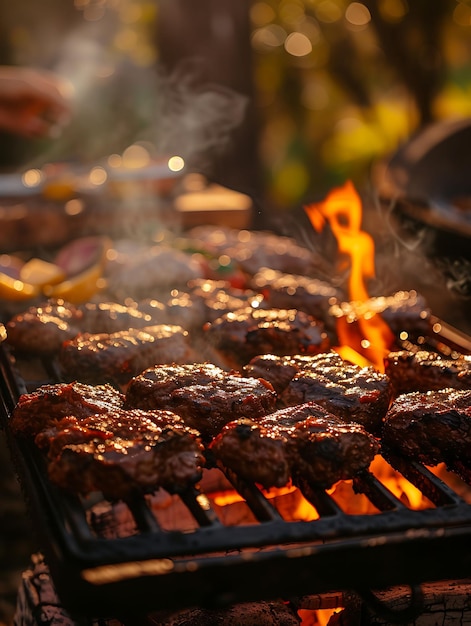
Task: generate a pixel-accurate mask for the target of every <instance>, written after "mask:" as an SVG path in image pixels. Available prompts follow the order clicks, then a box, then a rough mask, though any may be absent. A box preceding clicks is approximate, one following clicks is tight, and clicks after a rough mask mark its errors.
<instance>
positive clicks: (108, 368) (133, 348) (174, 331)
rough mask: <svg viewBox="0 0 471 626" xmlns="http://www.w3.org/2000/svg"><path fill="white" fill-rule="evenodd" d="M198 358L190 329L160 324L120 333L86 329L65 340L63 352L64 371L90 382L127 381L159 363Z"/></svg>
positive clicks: (60, 358)
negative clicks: (101, 332)
mask: <svg viewBox="0 0 471 626" xmlns="http://www.w3.org/2000/svg"><path fill="white" fill-rule="evenodd" d="M192 361H194V354H193V351H192V349H191V347H190V343H189V339H188V332H187V331H185V330H183V328H182V327H181V326H171V325H166V324H160V325H157V326H148V327H145V328H142V329H133V328H131V329H129V330H126V331H121V332H118V333H112V334H110V335H108V334H98V335H91V334H88V333H84V334H82V335H78V336H77V337H76V338H74V339H72V340H70V341H67V342H65V343H64V344H63V345H62V347H61V350H60V352H59V364H60V368H61V372H62V375H63V376H64V377H65V378H68V379H70V380H80V381H82V382H87V383H98V384H99V383H111V384H114V385H125V384H126V383H128V382H129V380H130V379H131V378H132V377H133V376H135V375H136V374H138V373H139V372H142V371H143V370H144V369H146V368H147V367H150V366H151V365H154V364H156V363H171V362H175V363H188V362H192Z"/></svg>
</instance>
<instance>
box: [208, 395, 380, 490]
mask: <svg viewBox="0 0 471 626" xmlns="http://www.w3.org/2000/svg"><path fill="white" fill-rule="evenodd" d="M210 448H211V450H212V452H213V453H214V455H215V456H216V458H218V459H219V460H220V461H221V462H222V464H223V465H225V466H227V467H229V468H231V469H232V470H234V471H235V472H236V474H237V475H239V476H241V477H243V478H245V479H247V480H250V481H253V482H256V483H259V484H261V485H262V486H263V487H266V488H269V487H282V486H283V485H285V484H286V483H287V482H288V481H289V479H290V478H292V479H293V481H294V482H295V483H296V481H297V479H303V480H306V481H308V482H309V483H310V484H314V485H319V486H321V487H324V488H328V487H330V486H332V485H333V484H334V483H335V482H337V481H339V480H346V479H349V478H353V477H354V475H355V474H357V473H358V472H359V471H360V470H363V469H366V468H367V467H368V466H369V465H370V463H371V461H372V460H373V457H374V456H375V454H377V453H378V451H379V446H378V443H377V441H376V439H375V438H374V437H373V436H372V435H370V434H369V433H367V432H366V430H365V429H364V428H363V427H362V426H360V425H359V424H356V423H347V422H344V421H343V420H341V419H340V418H338V417H335V416H334V415H332V414H331V413H329V412H328V411H327V410H326V409H324V408H322V407H321V406H319V405H318V404H315V403H314V402H308V403H306V404H301V405H299V406H296V407H288V408H284V409H280V410H278V411H276V412H275V413H272V414H270V415H267V416H265V417H262V418H260V419H259V420H257V421H253V420H249V419H239V420H235V421H232V422H229V423H228V424H226V426H224V428H223V429H222V431H221V433H220V434H219V435H217V436H216V437H215V438H214V439H213V441H212V443H211V445H210Z"/></svg>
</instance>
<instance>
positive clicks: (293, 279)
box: [250, 267, 343, 330]
mask: <svg viewBox="0 0 471 626" xmlns="http://www.w3.org/2000/svg"><path fill="white" fill-rule="evenodd" d="M250 285H251V286H252V288H253V289H254V290H256V291H259V292H260V293H262V294H263V296H264V298H265V302H266V306H267V307H270V308H273V309H297V310H299V311H305V312H306V313H308V314H309V315H312V316H313V317H314V318H316V319H318V320H321V321H322V322H323V323H324V324H325V325H326V327H328V328H329V330H333V327H334V324H335V318H334V317H333V316H332V315H330V314H329V309H330V307H332V306H333V305H334V304H338V303H340V301H341V298H342V295H343V294H342V292H341V291H340V289H337V288H336V287H333V286H332V284H331V283H328V282H326V281H324V280H320V279H316V278H312V277H310V276H305V275H303V276H301V275H299V274H285V273H283V272H279V271H276V270H273V269H271V268H266V267H264V268H262V269H261V270H260V271H259V272H257V273H256V274H255V276H254V277H253V278H252V279H251V281H250Z"/></svg>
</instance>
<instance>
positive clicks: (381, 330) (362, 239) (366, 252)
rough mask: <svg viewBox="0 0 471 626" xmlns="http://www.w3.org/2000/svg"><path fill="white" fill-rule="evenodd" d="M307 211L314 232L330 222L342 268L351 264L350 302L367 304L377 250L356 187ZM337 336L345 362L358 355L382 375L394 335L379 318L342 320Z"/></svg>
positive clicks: (332, 195)
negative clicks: (364, 223)
mask: <svg viewBox="0 0 471 626" xmlns="http://www.w3.org/2000/svg"><path fill="white" fill-rule="evenodd" d="M305 211H306V214H307V216H308V217H309V220H310V221H311V224H312V226H313V228H314V229H315V230H318V231H319V230H322V229H323V228H324V226H325V223H326V222H329V224H330V227H331V229H332V232H333V234H334V235H335V237H336V239H337V245H338V249H339V253H340V254H341V255H342V256H341V259H340V264H341V267H342V264H343V265H344V266H345V267H347V265H346V264H347V263H348V269H349V280H348V291H349V298H350V300H352V301H359V302H365V301H366V300H367V299H368V298H369V295H368V291H367V287H366V282H367V280H369V279H372V278H374V276H375V248H374V242H373V239H372V237H371V236H370V235H369V234H368V233H366V232H364V231H362V230H361V223H362V203H361V200H360V197H359V195H358V193H357V192H356V190H355V188H354V186H353V184H352V183H351V182H350V181H347V182H346V183H345V184H344V185H343V186H342V187H338V188H336V189H333V190H332V191H331V192H330V193H329V194H328V196H327V197H326V199H325V200H324V201H323V202H319V203H316V204H310V205H308V206H306V207H305ZM337 334H338V338H339V342H340V349H339V351H342V350H343V347H345V349H347V348H346V347H347V346H348V352H346V353H345V354H342V356H344V358H348V359H349V360H353V359H354V358H355V356H354V352H357V353H359V355H362V356H363V357H366V359H367V360H368V361H369V362H370V363H372V364H373V365H374V366H375V367H376V368H377V369H378V370H380V371H383V369H384V365H383V359H384V356H385V354H386V351H387V349H388V346H390V345H391V342H392V333H391V330H390V328H389V327H388V326H387V324H386V323H385V322H384V321H383V319H382V318H381V317H380V316H379V315H377V314H373V315H371V316H370V317H369V318H367V317H366V316H364V317H360V318H359V319H358V320H357V322H356V323H355V324H353V323H349V322H347V321H346V319H345V318H344V317H342V318H339V320H338V321H337ZM356 361H358V359H357V360H356ZM360 365H364V362H360Z"/></svg>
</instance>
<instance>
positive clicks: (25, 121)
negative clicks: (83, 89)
mask: <svg viewBox="0 0 471 626" xmlns="http://www.w3.org/2000/svg"><path fill="white" fill-rule="evenodd" d="M71 95H72V86H71V85H70V84H69V83H68V82H67V81H65V80H63V79H61V78H59V77H58V76H56V75H55V74H53V73H51V72H47V71H44V70H37V69H33V68H27V67H14V66H0V128H2V129H3V130H6V131H8V132H11V133H15V134H18V135H23V136H24V137H30V138H32V137H41V136H45V135H51V134H52V133H53V132H54V129H57V128H59V127H60V126H62V125H63V124H64V123H65V122H66V121H67V120H68V118H69V116H70V98H71Z"/></svg>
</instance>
